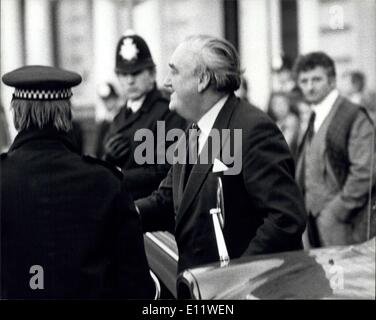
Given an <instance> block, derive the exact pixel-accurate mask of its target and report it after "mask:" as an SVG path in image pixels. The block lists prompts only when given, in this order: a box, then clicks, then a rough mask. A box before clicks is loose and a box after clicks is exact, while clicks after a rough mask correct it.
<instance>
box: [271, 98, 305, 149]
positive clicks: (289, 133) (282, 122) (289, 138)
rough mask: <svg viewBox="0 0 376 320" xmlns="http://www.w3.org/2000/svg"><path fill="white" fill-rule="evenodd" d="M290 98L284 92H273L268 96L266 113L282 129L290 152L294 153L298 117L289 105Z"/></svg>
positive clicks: (297, 131) (297, 132)
mask: <svg viewBox="0 0 376 320" xmlns="http://www.w3.org/2000/svg"><path fill="white" fill-rule="evenodd" d="M291 104H292V99H291V98H290V96H289V95H288V94H287V93H285V92H274V93H272V95H271V97H270V102H269V107H268V114H269V116H270V117H271V118H272V119H273V120H274V121H275V122H276V124H277V126H278V127H279V129H280V130H281V131H282V133H283V136H284V137H285V139H286V142H287V144H288V145H289V147H290V150H291V153H292V154H295V151H296V147H297V141H298V135H299V119H298V116H297V114H296V113H294V112H293V109H292V107H291Z"/></svg>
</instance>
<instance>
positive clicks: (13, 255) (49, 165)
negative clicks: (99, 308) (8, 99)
mask: <svg viewBox="0 0 376 320" xmlns="http://www.w3.org/2000/svg"><path fill="white" fill-rule="evenodd" d="M3 81H4V82H5V83H6V84H8V85H10V86H14V87H16V90H15V93H14V95H13V100H12V109H13V112H14V114H15V116H14V120H15V126H16V129H17V130H18V131H19V133H18V135H17V137H16V138H15V141H14V143H13V144H12V146H11V148H10V150H9V152H8V153H7V154H3V155H2V156H1V167H0V170H1V171H0V173H1V175H0V185H1V202H0V203H1V211H0V213H1V250H2V251H1V267H2V270H1V271H2V279H1V280H2V282H1V296H2V298H6V299H9V298H10V299H13V298H33V299H34V298H105V297H118V298H153V297H154V290H155V289H154V285H153V282H152V280H151V278H150V274H149V269H148V265H147V260H146V256H145V251H144V244H143V239H142V233H141V226H140V221H139V218H138V215H137V213H136V211H135V208H134V205H133V202H132V200H131V198H130V197H129V195H128V193H127V191H126V190H124V187H122V185H123V184H122V183H121V180H122V176H121V174H119V173H118V172H117V171H116V169H114V168H112V167H110V166H109V165H107V164H105V163H104V162H102V161H100V160H96V159H93V158H89V157H81V156H80V155H79V154H78V153H77V152H76V149H75V145H74V143H73V142H72V139H71V135H70V134H68V133H67V132H68V131H69V129H70V127H71V120H70V118H71V110H70V104H69V97H70V96H71V90H70V87H72V86H75V85H77V84H78V83H80V82H81V77H80V76H79V75H77V74H75V73H71V72H67V71H65V70H61V69H56V68H52V67H43V66H29V67H23V68H20V69H17V70H15V71H13V72H11V73H8V74H6V75H5V76H4V77H3Z"/></svg>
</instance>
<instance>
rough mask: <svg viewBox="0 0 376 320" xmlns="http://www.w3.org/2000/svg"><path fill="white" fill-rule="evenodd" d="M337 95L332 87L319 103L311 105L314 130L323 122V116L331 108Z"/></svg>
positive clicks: (325, 115) (324, 116) (336, 91)
mask: <svg viewBox="0 0 376 320" xmlns="http://www.w3.org/2000/svg"><path fill="white" fill-rule="evenodd" d="M338 96H339V93H338V90H337V89H333V90H332V91H331V92H330V93H329V94H328V95H327V96H326V97H325V98H324V100H322V101H321V102H320V103H318V104H315V105H312V110H313V111H314V112H315V114H316V117H315V123H314V130H315V131H317V130H318V128H319V127H320V126H321V124H322V123H323V122H324V120H325V118H326V117H327V115H328V114H329V112H330V110H331V109H332V107H333V105H334V102H335V101H336V100H337V98H338Z"/></svg>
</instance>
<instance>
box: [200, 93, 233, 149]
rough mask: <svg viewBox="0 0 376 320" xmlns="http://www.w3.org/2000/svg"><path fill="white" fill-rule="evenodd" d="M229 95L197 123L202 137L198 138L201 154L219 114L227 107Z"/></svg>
mask: <svg viewBox="0 0 376 320" xmlns="http://www.w3.org/2000/svg"><path fill="white" fill-rule="evenodd" d="M228 97H229V95H226V96H224V97H222V98H221V99H220V100H218V102H217V103H216V104H215V105H214V106H213V107H211V108H210V109H209V110H208V111H207V112H206V113H205V114H204V115H203V116H202V117H201V119H200V120H199V121H198V122H197V125H198V127H199V128H200V130H201V133H200V136H199V138H198V153H199V154H200V153H201V150H202V148H203V147H204V145H205V143H206V140H207V139H208V137H209V134H210V131H211V129H212V128H213V125H214V122H215V120H216V119H217V117H218V114H219V112H220V111H221V110H222V108H223V106H224V105H225V103H226V101H227V99H228Z"/></svg>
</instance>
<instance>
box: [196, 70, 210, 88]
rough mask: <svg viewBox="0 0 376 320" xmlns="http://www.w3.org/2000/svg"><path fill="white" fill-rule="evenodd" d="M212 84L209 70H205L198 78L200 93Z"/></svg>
mask: <svg viewBox="0 0 376 320" xmlns="http://www.w3.org/2000/svg"><path fill="white" fill-rule="evenodd" d="M209 85H210V76H209V74H208V73H207V72H204V73H203V74H202V75H201V76H200V77H199V78H198V85H197V91H198V92H199V93H201V92H203V91H205V90H206V89H207V88H208V87H209Z"/></svg>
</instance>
